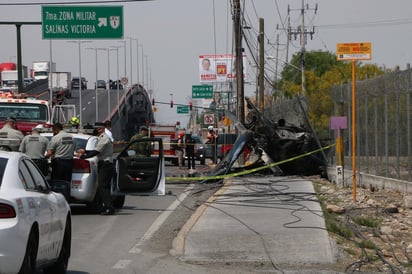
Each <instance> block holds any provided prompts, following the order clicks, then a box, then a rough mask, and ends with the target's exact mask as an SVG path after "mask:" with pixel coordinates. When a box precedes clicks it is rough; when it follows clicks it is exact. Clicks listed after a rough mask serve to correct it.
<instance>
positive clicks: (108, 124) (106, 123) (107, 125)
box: [104, 120, 114, 143]
mask: <svg viewBox="0 0 412 274" xmlns="http://www.w3.org/2000/svg"><path fill="white" fill-rule="evenodd" d="M104 126H105V129H104V133H106V135H107V136H109V139H110V141H112V143H113V141H114V138H113V134H112V132H111V131H110V130H111V129H112V122H110V121H109V120H106V121H104Z"/></svg>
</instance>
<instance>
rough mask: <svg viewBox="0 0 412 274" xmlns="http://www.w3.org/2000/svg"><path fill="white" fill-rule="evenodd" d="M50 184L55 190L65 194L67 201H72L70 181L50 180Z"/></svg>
mask: <svg viewBox="0 0 412 274" xmlns="http://www.w3.org/2000/svg"><path fill="white" fill-rule="evenodd" d="M49 185H50V186H51V189H52V190H53V191H54V192H57V193H61V194H63V196H64V198H65V199H66V201H67V202H69V201H70V183H69V182H67V181H64V180H53V181H49Z"/></svg>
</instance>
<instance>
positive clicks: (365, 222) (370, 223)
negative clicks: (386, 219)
mask: <svg viewBox="0 0 412 274" xmlns="http://www.w3.org/2000/svg"><path fill="white" fill-rule="evenodd" d="M353 222H354V223H355V224H358V225H361V226H366V227H379V226H380V224H381V223H382V220H381V219H374V218H369V217H356V218H354V219H353Z"/></svg>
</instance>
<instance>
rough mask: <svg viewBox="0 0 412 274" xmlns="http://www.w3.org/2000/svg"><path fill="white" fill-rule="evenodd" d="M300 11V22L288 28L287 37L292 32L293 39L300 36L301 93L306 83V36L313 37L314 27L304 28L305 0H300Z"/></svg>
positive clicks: (304, 91) (315, 9) (307, 8)
mask: <svg viewBox="0 0 412 274" xmlns="http://www.w3.org/2000/svg"><path fill="white" fill-rule="evenodd" d="M309 9H310V8H309V5H306V10H309ZM317 9H318V5H317V4H316V6H315V8H314V11H315V14H316V11H317ZM289 12H290V8H289V6H288V14H289ZM300 13H301V16H302V24H301V25H300V26H299V27H298V28H297V29H296V30H294V31H292V29H289V30H288V35H289V37H290V36H291V35H292V34H293V35H294V37H295V39H296V37H297V35H299V38H300V47H301V48H300V70H301V74H302V94H305V93H306V85H305V52H306V48H305V47H306V37H307V35H308V34H309V35H310V37H311V39H312V37H313V34H314V33H315V28H314V27H312V30H310V31H308V30H306V26H305V0H302V7H301V8H300Z"/></svg>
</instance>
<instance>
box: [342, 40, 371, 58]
mask: <svg viewBox="0 0 412 274" xmlns="http://www.w3.org/2000/svg"><path fill="white" fill-rule="evenodd" d="M336 56H337V59H338V60H370V59H371V58H372V43H370V42H362V43H338V44H337V45H336Z"/></svg>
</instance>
